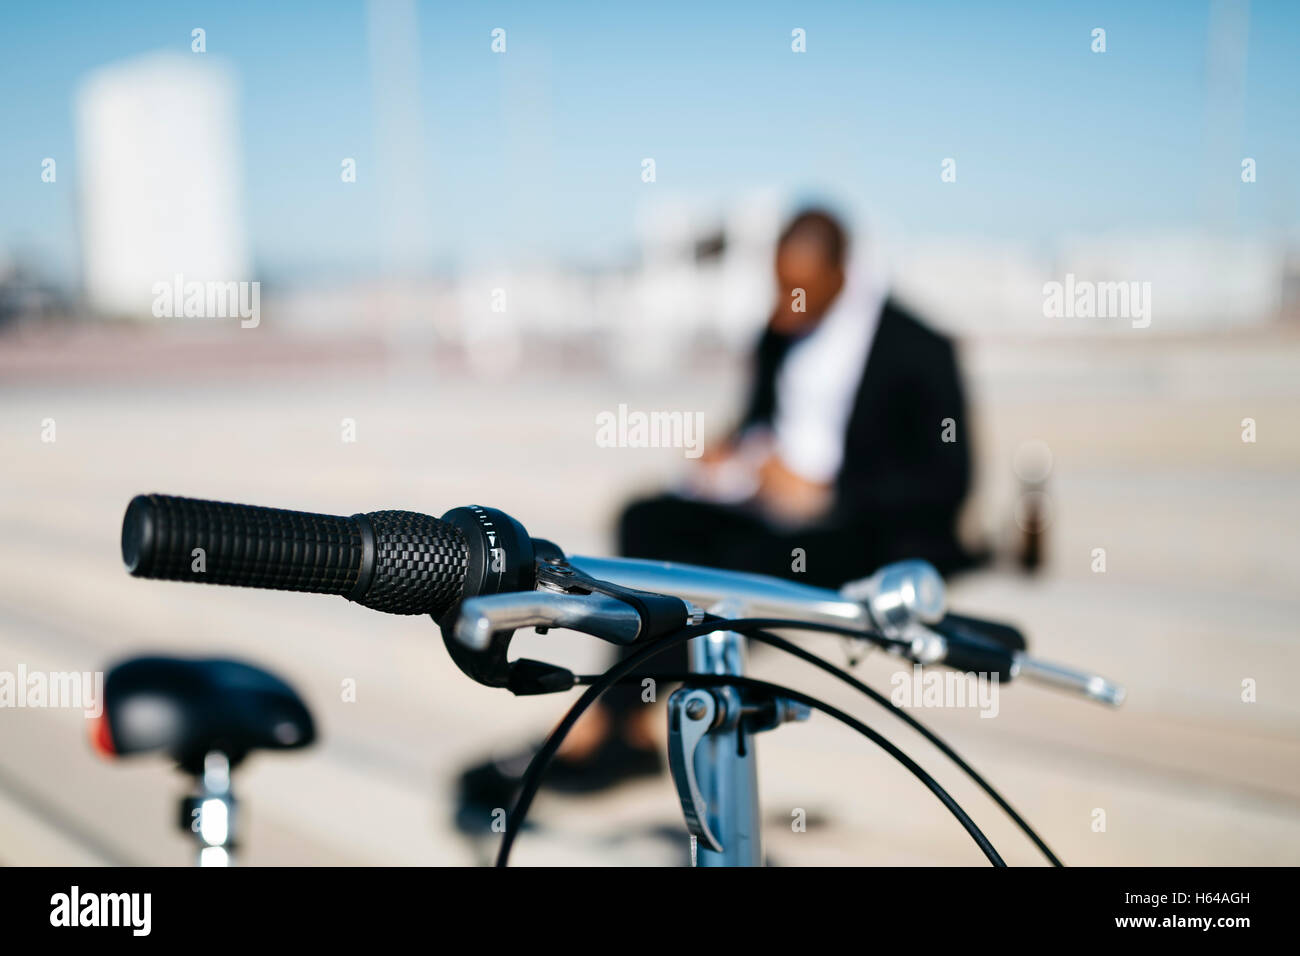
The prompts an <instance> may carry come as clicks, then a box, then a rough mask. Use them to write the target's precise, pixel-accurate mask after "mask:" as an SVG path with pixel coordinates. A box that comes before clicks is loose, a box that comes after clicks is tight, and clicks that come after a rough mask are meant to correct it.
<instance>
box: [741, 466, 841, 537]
mask: <svg viewBox="0 0 1300 956" xmlns="http://www.w3.org/2000/svg"><path fill="white" fill-rule="evenodd" d="M758 500H759V503H760V504H761V505H762V506H763V507H764V509H766V510H767V512H768V513H769V514H770V515H771V517H772V518H774V519H775V520H777V521H781V522H784V523H793V524H802V523H806V522H809V521H813V520H815V519H817V518H820V517H822V516H823V515H824V514H826V512H827V511H829V510H830V506H831V500H832V492H831V487H830V485H827V484H822V483H821V482H816V481H809V480H808V479H807V478H804V477H803V476H802V475H798V474H795V473H794V472H793V471H791V470H790V469H789V468H788V467H787V466H786V464H785V462H784V461H782V460H781V457H780V456H779V455H771V456H769V457H768V459H767V461H765V462H764V463H763V465H762V466H761V467H760V468H759V470H758Z"/></svg>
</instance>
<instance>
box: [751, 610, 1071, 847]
mask: <svg viewBox="0 0 1300 956" xmlns="http://www.w3.org/2000/svg"><path fill="white" fill-rule="evenodd" d="M731 630H734V631H737V633H741V634H746V635H748V636H749V637H751V638H753V639H754V640H756V641H759V642H760V643H762V644H767V645H769V646H771V647H775V648H778V649H779V650H783V651H785V652H786V653H788V654H793V655H794V656H795V657H798V658H799V659H800V660H803V661H807V662H808V663H809V664H812V665H813V666H814V667H818V668H821V669H822V670H823V671H825V672H826V673H828V674H830V675H832V676H833V677H836V678H838V679H839V680H841V681H843V682H844V683H846V684H848V685H849V686H850V687H852V688H854V689H855V690H858V691H861V692H862V693H863V694H865V695H866V696H867V697H869V698H871V700H873V701H875V702H876V703H877V704H879V705H880V706H882V707H884V708H886V709H887V710H890V711H891V712H893V714H894V715H895V716H896V717H898V719H899V720H901V721H903V722H904V723H905V724H907V725H908V726H909V727H911V728H912V729H913V730H915V731H916V732H917V733H919V734H920V735H921V736H922V737H924V738H925V739H926V740H928V741H930V743H932V744H934V746H935V747H937V748H938V749H939V751H940V752H941V753H942V754H943V755H944V756H946V757H947V758H948V759H949V760H951V761H952V762H953V763H954V764H956V765H957V767H958V768H960V769H961V771H962V772H963V773H965V774H966V775H967V776H968V777H970V778H971V780H973V781H974V782H975V783H976V784H977V785H978V786H979V787H980V789H981V790H983V791H984V792H985V793H987V794H988V795H989V797H990V798H992V800H993V802H994V803H996V804H997V805H998V806H999V807H1000V808H1001V809H1002V811H1003V812H1004V813H1006V815H1007V816H1008V817H1010V818H1011V821H1012V822H1013V823H1015V825H1016V826H1018V827H1019V828H1020V830H1021V832H1023V833H1024V834H1025V836H1027V837H1028V838H1029V839H1030V841H1032V842H1033V844H1034V845H1035V846H1036V847H1038V849H1039V850H1040V851H1041V852H1042V854H1043V856H1044V857H1045V858H1046V859H1047V861H1048V862H1049V863H1051V864H1052V866H1056V867H1063V866H1065V864H1064V863H1062V862H1061V860H1060V859H1059V858H1058V857H1057V856H1056V854H1055V853H1053V852H1052V851H1051V849H1050V848H1049V847H1048V846H1047V844H1046V843H1045V842H1044V841H1043V839H1042V838H1041V837H1040V836H1039V835H1038V834H1037V833H1036V832H1035V831H1034V828H1033V827H1031V826H1030V825H1029V823H1028V822H1027V821H1026V820H1025V819H1024V818H1023V817H1021V816H1020V814H1019V813H1017V812H1016V810H1015V808H1014V807H1012V806H1011V804H1010V803H1008V802H1007V800H1006V799H1005V798H1004V797H1003V796H1002V794H1000V793H998V791H997V790H996V789H995V788H994V787H993V785H992V784H991V783H989V782H988V781H987V780H985V779H984V778H983V777H982V776H981V775H980V774H979V772H978V771H976V770H975V768H974V767H972V766H971V765H970V764H968V763H967V762H966V761H965V760H963V759H962V757H961V756H960V755H959V754H958V753H957V751H955V750H953V748H952V747H950V746H949V745H948V744H947V743H945V742H944V740H943V738H941V737H940V736H939V735H938V734H936V733H935V732H934V731H932V730H931V729H930V728H929V727H927V726H925V724H923V723H921V722H920V721H919V720H917V719H916V718H915V717H913V716H912V715H911V714H909V713H908V712H907V711H906V710H904V709H903V708H902V707H899V706H898V705H897V704H895V703H894V702H893V701H891V700H890V699H889V698H888V697H886V696H885V695H884V694H881V693H880V692H879V691H877V690H875V689H874V688H872V687H870V686H868V685H867V684H864V683H863V682H862V681H860V680H858V679H857V678H856V677H854V676H853V675H852V674H850V673H849V672H848V671H845V670H843V669H841V668H839V667H836V666H835V665H834V664H832V663H831V662H830V661H828V660H826V659H825V658H823V657H819V656H818V655H816V654H814V653H812V652H811V651H809V650H806V649H804V648H802V647H800V646H799V645H798V644H795V643H794V642H793V641H787V640H786V639H785V638H783V637H779V636H777V635H776V634H771V633H769V632H767V631H763V630H746V629H744V628H736V627H733V628H731Z"/></svg>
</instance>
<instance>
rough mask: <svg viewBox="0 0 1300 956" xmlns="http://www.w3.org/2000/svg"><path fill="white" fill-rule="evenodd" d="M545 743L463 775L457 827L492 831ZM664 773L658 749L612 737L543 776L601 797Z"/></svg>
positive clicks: (556, 786)
mask: <svg viewBox="0 0 1300 956" xmlns="http://www.w3.org/2000/svg"><path fill="white" fill-rule="evenodd" d="M540 748H541V745H540V744H538V745H537V746H536V747H534V748H532V749H531V750H528V751H526V752H521V753H518V754H514V755H512V756H510V757H506V758H504V759H501V760H489V761H488V762H486V763H482V764H479V765H478V766H475V767H471V768H469V769H468V770H466V771H465V772H464V773H462V774H461V775H460V781H459V787H458V795H457V808H456V826H457V827H458V828H459V829H460V830H461V831H462V832H466V833H481V832H485V831H487V830H490V829H491V826H492V822H493V820H494V819H495V818H496V817H494V814H496V811H497V810H505V811H507V812H508V811H509V810H510V808H511V807H513V806H514V803H515V799H516V798H517V797H518V796H519V788H520V785H521V784H522V782H523V776H524V772H525V771H526V770H527V769H528V764H529V762H530V761H531V760H532V759H533V754H535V753H536V752H537V751H538V750H539V749H540ZM662 771H663V759H662V758H661V757H660V756H659V751H658V750H646V749H643V748H640V747H633V746H631V745H630V744H628V743H626V742H625V741H623V740H622V738H619V737H611V738H609V739H608V740H606V741H605V742H604V743H603V744H601V745H600V747H598V748H597V749H596V751H595V752H594V753H593V754H591V755H590V756H589V757H587V758H586V759H584V760H581V761H578V760H567V759H564V758H560V757H557V758H556V759H554V760H552V761H551V764H550V766H549V767H547V768H546V773H545V774H544V775H543V776H542V787H544V788H546V789H548V790H551V791H554V792H556V793H598V792H600V791H601V790H608V789H609V788H610V787H613V786H615V785H616V784H619V783H622V782H624V781H627V780H633V779H636V778H637V777H653V776H657V775H658V774H660V773H661V772H662Z"/></svg>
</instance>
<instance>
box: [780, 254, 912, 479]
mask: <svg viewBox="0 0 1300 956" xmlns="http://www.w3.org/2000/svg"><path fill="white" fill-rule="evenodd" d="M885 295H886V287H885V283H884V282H883V281H882V280H880V279H879V278H878V277H877V276H875V275H874V274H873V271H872V270H870V269H867V268H857V269H852V270H850V271H849V272H848V275H847V277H846V278H845V282H844V288H843V289H842V290H841V291H840V294H839V295H838V296H836V298H835V301H834V302H832V303H831V306H830V309H829V310H827V313H826V315H824V316H823V317H822V320H821V322H820V323H818V325H817V328H815V329H813V331H812V332H811V333H810V334H809V335H808V336H807V338H805V339H803V340H802V341H800V342H798V343H796V344H795V345H794V346H792V347H791V349H790V351H789V352H788V353H787V354H786V357H785V361H784V362H783V363H782V364H781V371H780V372H779V373H778V375H777V380H776V413H775V416H774V418H773V423H772V427H773V434H774V438H775V442H776V451H777V453H778V454H779V455H780V456H781V460H782V461H783V462H784V463H785V465H786V467H787V468H789V469H790V470H791V471H793V472H794V473H795V474H797V475H799V476H800V477H802V478H805V479H807V480H808V481H813V482H818V483H823V484H831V483H832V482H834V481H835V478H836V476H837V475H838V474H839V471H840V466H841V465H842V464H843V462H844V441H845V433H846V432H847V430H848V426H849V416H850V415H852V414H853V406H854V402H855V399H856V398H857V394H858V388H859V386H860V384H861V382H862V375H863V371H864V370H865V369H866V365H867V356H868V354H870V352H871V343H872V341H873V339H874V338H875V335H876V327H877V325H878V324H879V321H880V311H881V309H882V307H883V306H884V303H885Z"/></svg>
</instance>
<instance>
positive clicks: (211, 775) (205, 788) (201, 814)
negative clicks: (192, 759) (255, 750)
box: [181, 750, 235, 866]
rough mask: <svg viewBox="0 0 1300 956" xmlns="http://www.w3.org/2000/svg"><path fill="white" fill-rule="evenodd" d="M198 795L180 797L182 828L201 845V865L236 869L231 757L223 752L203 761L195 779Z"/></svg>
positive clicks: (208, 755) (210, 753) (212, 754)
mask: <svg viewBox="0 0 1300 956" xmlns="http://www.w3.org/2000/svg"><path fill="white" fill-rule="evenodd" d="M195 783H196V790H197V792H196V793H194V794H191V795H189V796H186V797H182V798H181V828H182V829H184V830H187V831H189V832H190V833H191V834H193V836H194V839H195V840H196V841H197V843H198V845H199V851H198V858H197V861H196V862H197V863H198V865H199V866H234V864H235V860H234V847H235V796H234V793H233V792H232V790H231V786H230V758H229V757H228V756H227V755H226V754H225V753H223V752H221V751H220V750H212V751H209V752H208V753H207V754H206V755H205V756H204V758H203V772H202V773H200V774H197V775H196V776H195Z"/></svg>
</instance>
